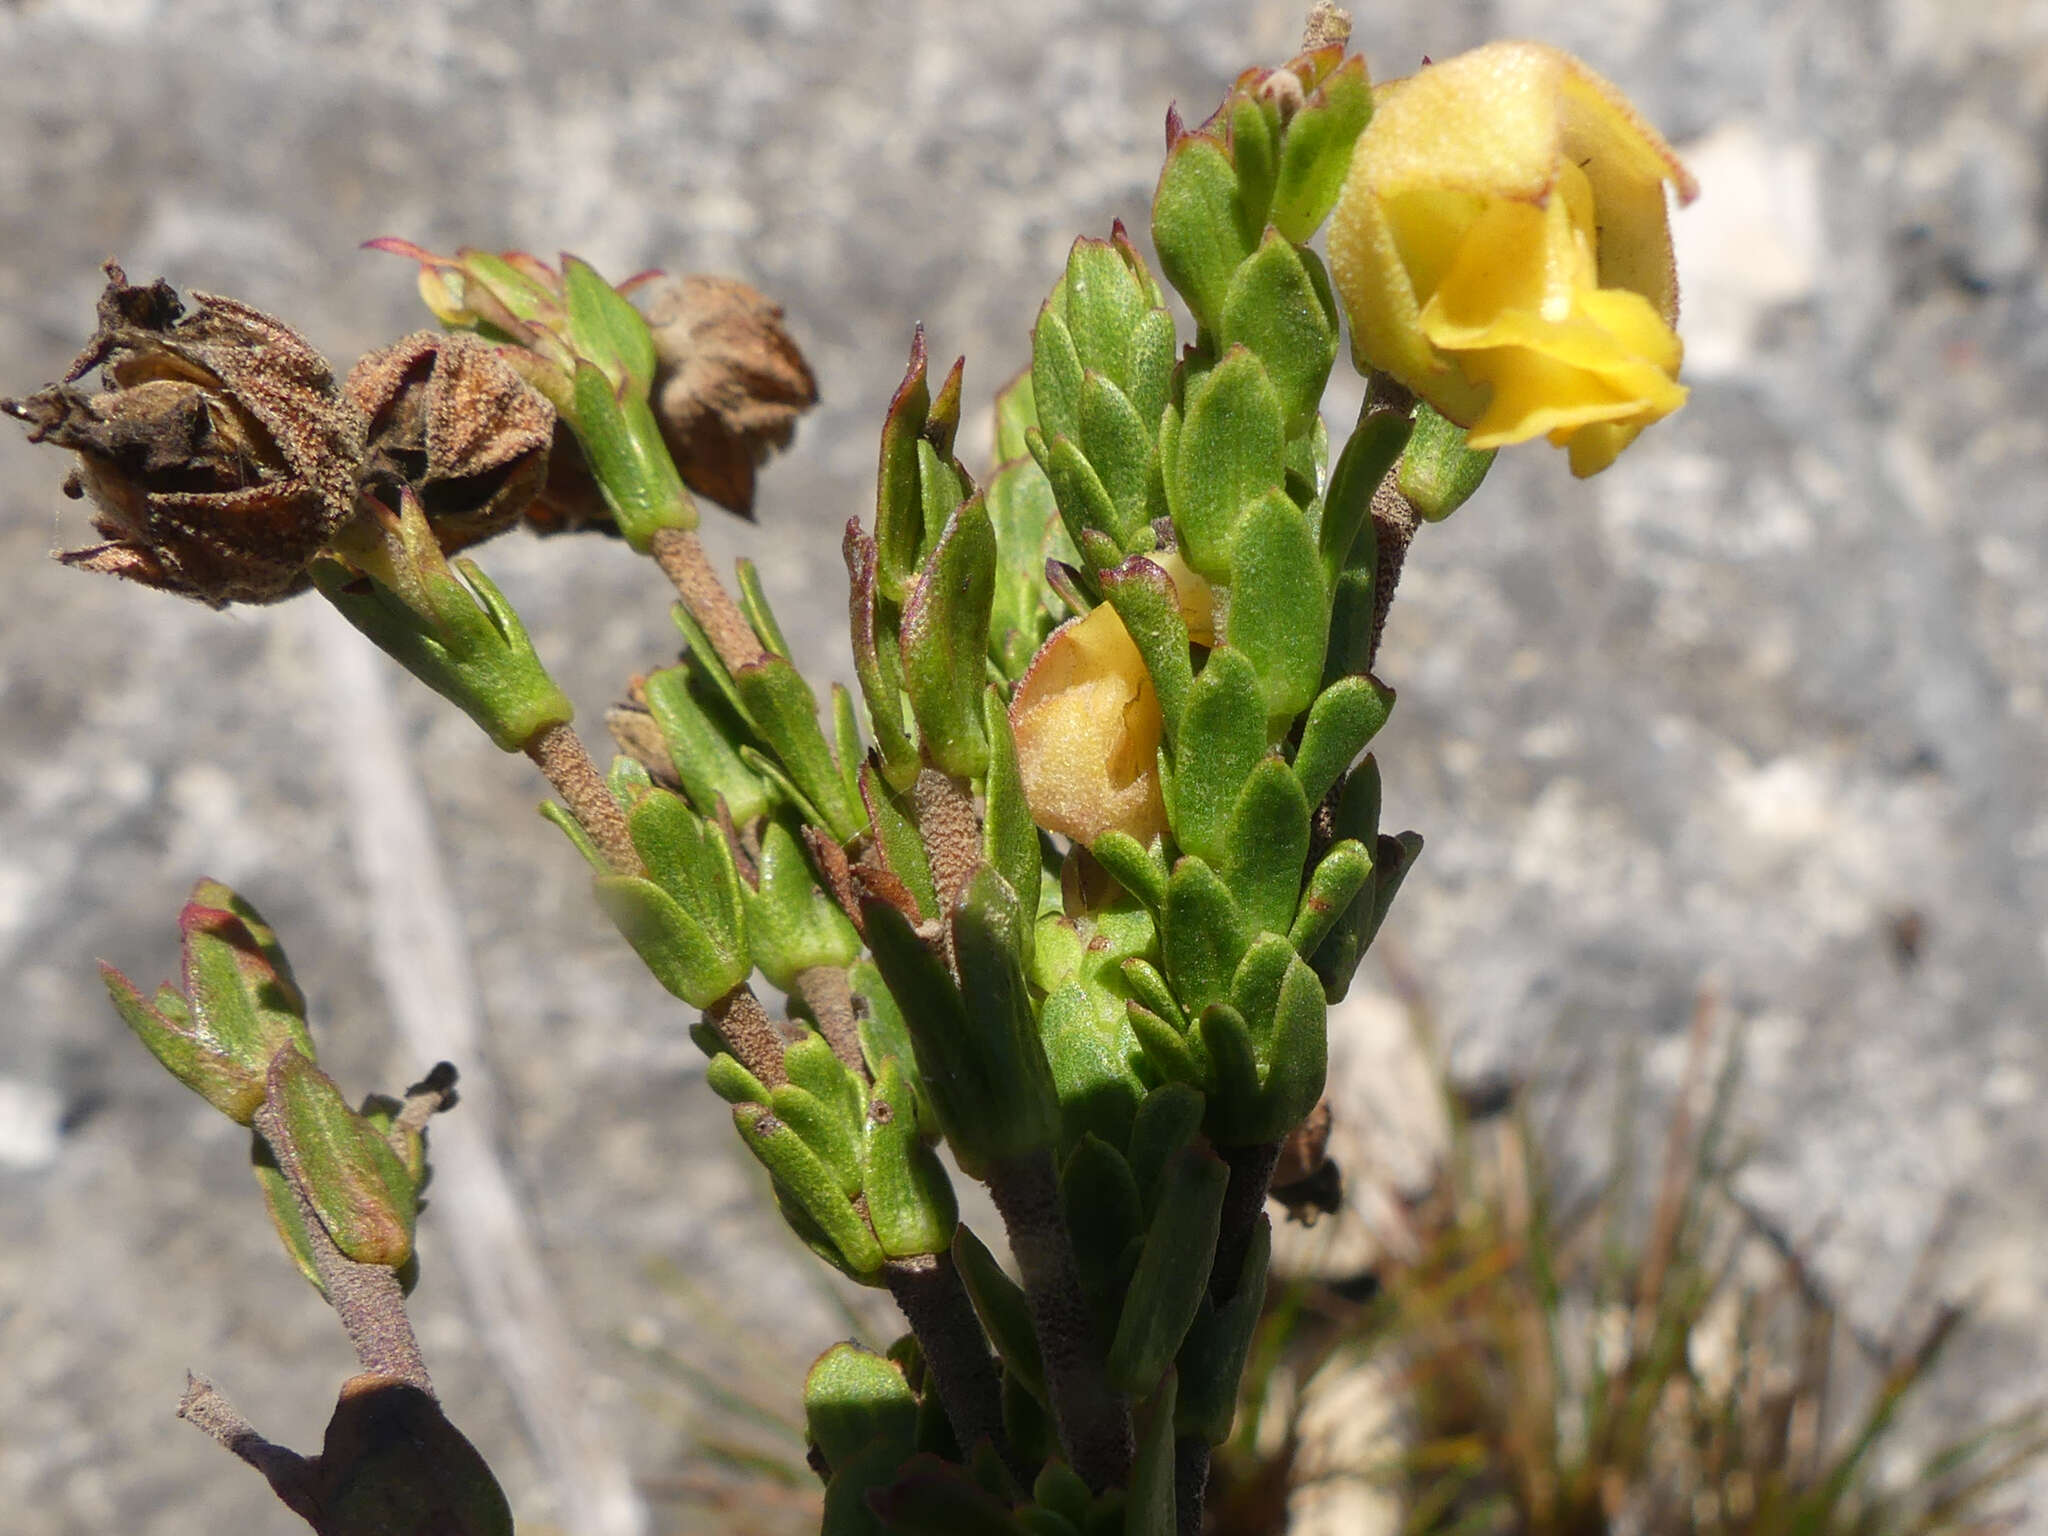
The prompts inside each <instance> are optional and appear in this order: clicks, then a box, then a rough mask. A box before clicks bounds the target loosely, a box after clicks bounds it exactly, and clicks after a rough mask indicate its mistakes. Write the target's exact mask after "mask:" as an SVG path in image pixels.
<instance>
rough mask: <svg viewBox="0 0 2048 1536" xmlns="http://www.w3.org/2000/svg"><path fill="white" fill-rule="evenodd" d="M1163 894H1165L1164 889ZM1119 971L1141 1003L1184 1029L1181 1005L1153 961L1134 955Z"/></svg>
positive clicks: (1175, 1025) (1177, 1027)
mask: <svg viewBox="0 0 2048 1536" xmlns="http://www.w3.org/2000/svg"><path fill="white" fill-rule="evenodd" d="M1161 894H1162V895H1163V894H1164V891H1163V889H1162V893H1161ZM1119 969H1121V970H1122V971H1123V974H1124V984H1125V985H1126V986H1128V987H1129V988H1130V989H1131V992H1132V994H1133V995H1134V996H1135V997H1136V998H1137V999H1138V1001H1139V1002H1141V1003H1143V1004H1144V1005H1145V1006H1146V1007H1147V1008H1150V1009H1151V1010H1152V1011H1153V1012H1154V1013H1156V1014H1158V1015H1159V1016H1160V1017H1161V1018H1162V1019H1165V1020H1167V1021H1168V1022H1169V1023H1171V1024H1172V1025H1173V1026H1174V1027H1175V1028H1176V1029H1179V1028H1181V1027H1183V1022H1184V1021H1183V1020H1182V1018H1181V1011H1180V1004H1179V1003H1178V1002H1177V1001H1176V1000H1175V999H1174V995H1173V990H1172V989H1171V988H1170V987H1168V986H1167V984H1166V978H1165V977H1164V976H1162V975H1160V974H1159V971H1158V968H1157V967H1155V966H1154V965H1153V964H1152V962H1151V961H1149V960H1146V959H1144V958H1143V957H1142V956H1138V955H1133V956H1131V957H1130V958H1129V959H1127V960H1125V961H1124V962H1123V963H1122V965H1121V966H1120V967H1119Z"/></svg>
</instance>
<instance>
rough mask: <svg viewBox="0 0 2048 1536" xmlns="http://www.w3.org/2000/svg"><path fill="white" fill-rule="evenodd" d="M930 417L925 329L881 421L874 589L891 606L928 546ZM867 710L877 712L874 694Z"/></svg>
mask: <svg viewBox="0 0 2048 1536" xmlns="http://www.w3.org/2000/svg"><path fill="white" fill-rule="evenodd" d="M930 413H931V390H930V387H929V385H928V384H927V383H926V382H925V345H924V327H923V326H919V327H918V328H917V330H916V331H915V332H914V333H913V334H912V336H911V341H910V366H909V367H908V368H907V369H905V370H904V374H903V382H902V383H900V384H898V385H897V386H896V394H895V396H894V397H893V398H892V399H891V400H890V401H889V414H888V415H887V417H885V418H884V420H883V422H882V453H881V467H880V468H879V469H878V470H877V472H876V484H875V574H874V589H875V591H876V592H877V593H878V594H879V595H880V596H882V597H885V598H887V599H888V600H889V601H890V602H892V603H900V602H902V601H903V599H904V597H905V595H906V594H907V593H908V592H909V590H910V578H911V576H912V575H913V574H914V573H915V572H916V570H917V557H918V551H919V549H920V548H922V546H923V544H924V498H923V494H922V492H921V490H920V488H919V480H918V446H919V444H920V443H921V442H922V441H923V434H924V429H925V423H926V421H927V420H928V419H929V417H930ZM868 707H869V708H870V709H872V708H874V696H873V694H872V693H870V694H869V698H868Z"/></svg>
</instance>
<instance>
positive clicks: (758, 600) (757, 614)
mask: <svg viewBox="0 0 2048 1536" xmlns="http://www.w3.org/2000/svg"><path fill="white" fill-rule="evenodd" d="M734 570H735V571H736V572H737V573H738V575H739V588H740V598H739V607H740V612H741V614H743V615H744V616H745V618H746V621H747V623H748V625H749V626H751V627H752V629H753V631H754V637H755V638H756V639H757V640H759V641H760V642H761V645H762V647H763V648H764V649H765V650H768V651H771V652H773V653H774V654H775V655H777V656H780V657H782V658H783V659H784V660H785V661H786V660H788V659H789V642H788V641H787V640H785V639H783V638H782V626H781V625H780V624H777V623H776V622H775V610H774V609H773V608H772V607H770V606H769V604H768V592H767V589H766V588H764V587H763V586H762V585H761V572H760V568H759V567H757V566H756V565H755V564H754V562H753V561H751V560H745V559H743V560H740V561H739V562H738V563H737V564H736V565H735V566H734Z"/></svg>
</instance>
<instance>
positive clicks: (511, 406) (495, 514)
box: [342, 331, 555, 554]
mask: <svg viewBox="0 0 2048 1536" xmlns="http://www.w3.org/2000/svg"><path fill="white" fill-rule="evenodd" d="M342 393H343V395H344V396H345V397H346V398H347V400H348V402H349V403H350V405H352V406H353V407H354V408H355V409H356V410H357V411H359V412H360V413H361V418H362V425H363V440H364V445H365V447H364V456H363V467H362V473H361V484H362V488H363V489H364V490H365V491H368V492H370V493H371V494H373V495H376V496H377V497H378V498H379V499H380V500H382V501H384V502H386V503H387V504H388V505H391V506H394V507H395V506H397V505H398V499H399V492H400V490H401V488H403V487H406V486H410V487H411V488H412V490H413V492H414V493H415V494H416V495H417V496H418V497H419V499H420V505H421V507H422V508H423V509H424V511H425V513H426V517H427V523H428V525H429V526H431V527H432V528H433V530H434V536H435V538H436V540H438V541H439V543H440V545H441V548H442V550H443V552H444V553H451V554H452V553H453V552H454V551H456V550H458V549H461V548H463V547H464V546H466V545H469V544H474V543H476V542H477V541H478V540H480V539H487V538H489V537H491V535H493V534H495V533H502V532H503V531H504V530H505V529H507V528H509V527H511V526H512V525H513V524H514V523H516V522H517V521H518V520H519V514H520V513H521V512H523V511H525V510H526V505H527V503H528V502H530V501H531V500H532V499H533V497H534V495H535V493H536V492H537V491H539V489H540V487H541V485H542V483H543V482H544V481H545V480H546V478H547V473H548V448H549V444H550V443H551V442H552V441H553V439H554V432H555V409H554V407H553V406H551V405H550V404H548V402H547V399H546V397H545V396H543V395H542V394H541V393H540V391H538V390H537V389H535V388H534V387H533V386H532V385H531V384H529V383H527V381H526V380H525V379H524V378H523V377H522V376H521V375H520V373H519V371H518V370H517V369H516V368H514V367H513V366H512V365H511V364H510V363H509V362H507V361H506V360H505V357H504V354H503V352H502V350H501V349H499V348H497V347H494V346H492V345H491V344H490V343H489V342H486V341H482V340H480V339H478V338H477V337H474V336H464V335H444V334H443V333H441V332H439V331H418V332H415V333H414V334H413V335H411V336H408V337H406V338H405V339H404V340H403V341H398V342H394V343H392V345H390V346H388V347H385V348H383V349H382V350H380V351H376V352H372V353H370V354H369V355H368V356H366V357H364V358H363V359H362V360H361V361H359V362H358V363H357V364H356V365H355V367H353V368H351V369H350V370H349V375H348V382H347V383H346V384H344V385H343V386H342Z"/></svg>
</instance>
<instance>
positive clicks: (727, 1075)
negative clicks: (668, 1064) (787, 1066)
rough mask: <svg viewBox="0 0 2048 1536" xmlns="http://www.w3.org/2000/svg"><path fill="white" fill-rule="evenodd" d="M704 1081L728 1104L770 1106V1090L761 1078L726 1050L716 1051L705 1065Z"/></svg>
mask: <svg viewBox="0 0 2048 1536" xmlns="http://www.w3.org/2000/svg"><path fill="white" fill-rule="evenodd" d="M704 1082H705V1085H706V1086H707V1087H709V1088H710V1089H711V1091H712V1092H713V1093H715V1094H717V1095H718V1096H719V1097H720V1098H721V1099H723V1100H725V1102H726V1103H728V1104H758V1105H760V1106H761V1107H762V1108H763V1109H766V1108H767V1107H768V1090H767V1089H766V1088H765V1087H763V1086H762V1083H761V1080H760V1079H759V1078H757V1077H756V1076H754V1074H753V1073H751V1072H749V1071H748V1070H747V1069H746V1068H745V1067H743V1066H741V1065H740V1064H739V1062H738V1061H736V1060H735V1059H734V1058H733V1057H731V1056H729V1055H727V1054H726V1053H725V1052H724V1051H718V1052H716V1053H715V1054H714V1055H713V1056H712V1058H711V1060H710V1061H709V1062H708V1063H707V1064H706V1065H705V1068H704Z"/></svg>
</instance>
